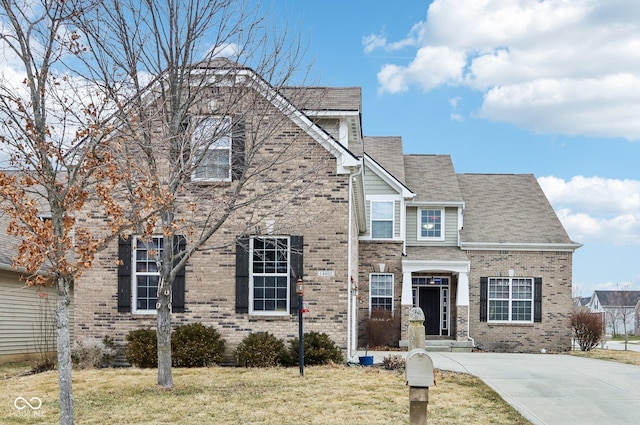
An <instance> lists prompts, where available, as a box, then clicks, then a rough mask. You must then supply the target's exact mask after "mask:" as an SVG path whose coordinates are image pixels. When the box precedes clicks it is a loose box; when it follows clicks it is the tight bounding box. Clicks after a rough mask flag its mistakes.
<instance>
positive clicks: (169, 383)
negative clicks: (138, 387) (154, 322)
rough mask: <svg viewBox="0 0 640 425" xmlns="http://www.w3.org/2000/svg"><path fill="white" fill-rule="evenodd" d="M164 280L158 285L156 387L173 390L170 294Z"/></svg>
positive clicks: (161, 279) (161, 278)
mask: <svg viewBox="0 0 640 425" xmlns="http://www.w3.org/2000/svg"><path fill="white" fill-rule="evenodd" d="M168 286H169V285H166V280H165V279H164V278H163V277H160V283H159V285H158V313H157V319H158V328H157V336H158V385H159V386H161V387H162V388H165V389H172V388H173V375H172V372H171V309H170V308H169V303H170V301H171V293H170V291H169V290H166V288H165V287H168Z"/></svg>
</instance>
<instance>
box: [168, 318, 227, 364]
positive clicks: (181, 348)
mask: <svg viewBox="0 0 640 425" xmlns="http://www.w3.org/2000/svg"><path fill="white" fill-rule="evenodd" d="M224 349H225V343H224V340H223V339H222V337H221V336H220V332H218V331H217V330H216V329H214V328H213V327H211V326H204V325H203V324H202V323H191V324H189V325H184V326H178V327H177V328H176V329H175V330H174V331H173V333H172V334H171V359H172V364H173V366H176V367H202V366H210V365H212V364H216V363H220V361H221V360H222V356H223V355H224Z"/></svg>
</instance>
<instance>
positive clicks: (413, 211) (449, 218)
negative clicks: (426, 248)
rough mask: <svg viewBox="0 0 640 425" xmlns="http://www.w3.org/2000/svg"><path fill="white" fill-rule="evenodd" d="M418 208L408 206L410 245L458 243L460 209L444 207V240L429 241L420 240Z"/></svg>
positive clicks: (408, 239) (453, 244)
mask: <svg viewBox="0 0 640 425" xmlns="http://www.w3.org/2000/svg"><path fill="white" fill-rule="evenodd" d="M417 220H418V208H417V207H408V208H407V244H408V245H430V246H434V245H447V246H457V245H458V209H457V208H453V207H452V208H445V209H444V226H445V229H444V240H443V241H427V240H418V222H417Z"/></svg>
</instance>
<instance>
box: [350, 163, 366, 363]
mask: <svg viewBox="0 0 640 425" xmlns="http://www.w3.org/2000/svg"><path fill="white" fill-rule="evenodd" d="M362 168H363V167H362V166H360V167H358V171H357V172H356V173H351V174H349V225H348V232H349V237H348V243H347V251H348V256H347V257H348V258H347V275H348V276H347V285H348V289H347V360H348V361H349V362H350V361H352V360H353V358H354V357H355V355H356V351H355V350H356V347H355V344H356V337H355V335H356V329H357V328H356V326H357V314H356V312H357V310H356V309H357V305H356V302H355V301H356V296H357V293H355V288H354V285H355V280H354V279H355V278H354V277H353V256H352V250H353V181H354V179H356V177H357V176H358V175H359V174H362Z"/></svg>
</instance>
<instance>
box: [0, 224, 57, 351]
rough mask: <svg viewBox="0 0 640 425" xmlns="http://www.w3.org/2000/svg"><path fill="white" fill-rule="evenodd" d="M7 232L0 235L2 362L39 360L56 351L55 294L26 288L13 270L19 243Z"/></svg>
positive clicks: (0, 333) (0, 347)
mask: <svg viewBox="0 0 640 425" xmlns="http://www.w3.org/2000/svg"><path fill="white" fill-rule="evenodd" d="M4 220H5V218H4V217H3V218H0V221H4ZM4 228H5V226H2V227H1V229H2V230H1V231H0V294H2V295H1V296H0V362H3V361H12V360H24V359H29V358H36V359H37V358H38V357H39V356H42V355H43V354H45V353H48V352H53V351H55V345H56V340H55V302H56V295H55V290H53V288H30V287H28V286H27V285H26V284H25V282H24V279H22V275H21V273H19V272H18V271H17V270H15V269H14V268H13V267H12V266H11V264H12V262H13V261H12V256H13V253H14V252H16V250H17V243H16V240H15V239H14V238H13V237H11V236H9V235H7V234H6V232H5V231H4Z"/></svg>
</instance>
